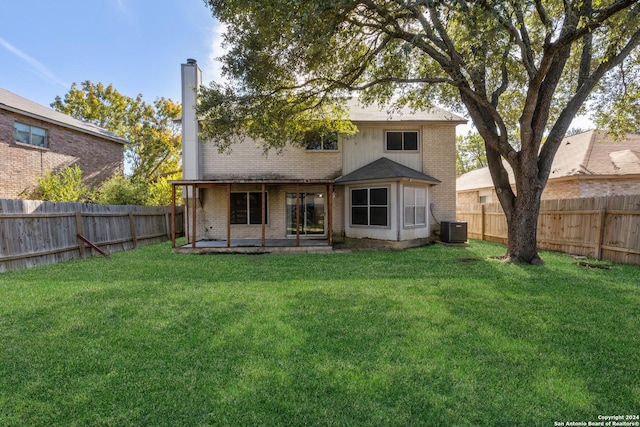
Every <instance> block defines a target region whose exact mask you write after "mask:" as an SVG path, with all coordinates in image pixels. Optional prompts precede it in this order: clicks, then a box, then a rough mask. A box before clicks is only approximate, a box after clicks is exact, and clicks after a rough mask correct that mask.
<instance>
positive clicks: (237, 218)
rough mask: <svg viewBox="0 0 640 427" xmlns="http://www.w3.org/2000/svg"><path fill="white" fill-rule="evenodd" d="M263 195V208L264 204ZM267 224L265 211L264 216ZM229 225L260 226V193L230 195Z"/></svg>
mask: <svg viewBox="0 0 640 427" xmlns="http://www.w3.org/2000/svg"><path fill="white" fill-rule="evenodd" d="M266 200H267V198H266V194H265V207H266V206H267V204H266ZM264 219H265V221H264V222H265V224H266V223H267V211H266V209H265V214H264ZM231 224H262V193H261V192H257V191H256V192H242V193H231Z"/></svg>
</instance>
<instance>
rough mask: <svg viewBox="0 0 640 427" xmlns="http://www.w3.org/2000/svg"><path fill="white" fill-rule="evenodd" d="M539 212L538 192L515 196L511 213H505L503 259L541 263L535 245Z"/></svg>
mask: <svg viewBox="0 0 640 427" xmlns="http://www.w3.org/2000/svg"><path fill="white" fill-rule="evenodd" d="M536 193H538V192H536ZM503 209H504V206H503ZM505 213H506V209H505ZM539 213H540V196H539V193H538V194H531V193H529V194H527V193H524V194H522V193H521V194H518V196H516V199H515V203H514V205H513V208H512V210H511V213H510V214H509V215H506V217H507V233H508V234H507V235H508V237H507V254H506V258H505V261H507V262H521V263H527V264H536V265H540V264H542V259H541V258H540V256H539V255H538V249H537V245H536V242H537V240H536V234H537V230H538V214H539Z"/></svg>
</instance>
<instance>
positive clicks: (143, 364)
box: [0, 241, 640, 426]
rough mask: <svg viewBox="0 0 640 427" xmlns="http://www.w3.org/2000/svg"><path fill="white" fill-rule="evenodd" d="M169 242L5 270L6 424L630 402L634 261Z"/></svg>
mask: <svg viewBox="0 0 640 427" xmlns="http://www.w3.org/2000/svg"><path fill="white" fill-rule="evenodd" d="M503 252H504V248H503V247H502V246H499V245H494V244H490V243H486V242H478V241H473V242H472V243H471V246H470V247H469V248H453V247H446V246H443V245H434V246H431V247H424V248H418V249H411V250H407V251H402V252H399V251H370V252H367V251H363V252H353V253H345V254H342V253H341V254H327V255H317V254H316V255H261V256H246V255H245V256H243V255H219V256H195V255H177V254H171V253H170V247H169V246H168V245H167V244H162V245H155V246H149V247H145V248H142V249H138V250H135V251H130V252H122V253H118V254H114V255H113V256H112V260H105V259H102V258H93V259H90V260H86V261H72V262H68V263H64V264H59V265H54V266H48V267H42V268H37V269H32V270H25V271H19V272H12V273H5V274H0V425H2V426H40V425H41V426H54V425H64V426H85V425H96V426H142V425H147V426H177V425H181V426H207V425H224V426H245V425H323V426H328V425H329V426H359V425H384V426H387V425H389V426H403V425H407V426H409V425H411V426H415V425H425V426H436V425H437V426H440V425H457V426H467V425H468V426H484V425H486V426H501V425H502V426H525V425H527V426H538V425H539V426H551V425H554V422H556V421H558V422H567V421H585V422H586V421H598V415H618V414H625V415H626V414H629V415H631V414H638V412H640V334H639V333H638V332H639V331H640V284H639V283H640V268H638V267H634V266H623V265H613V266H612V267H611V269H609V270H601V269H588V268H585V267H581V266H578V265H577V264H576V261H575V260H574V259H573V258H571V257H569V256H566V255H560V254H553V253H543V254H542V256H543V259H544V260H545V265H544V266H543V267H531V266H520V265H507V264H502V263H500V262H499V261H495V260H491V259H487V257H489V256H496V255H501V254H503Z"/></svg>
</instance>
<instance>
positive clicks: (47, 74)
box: [0, 37, 71, 88]
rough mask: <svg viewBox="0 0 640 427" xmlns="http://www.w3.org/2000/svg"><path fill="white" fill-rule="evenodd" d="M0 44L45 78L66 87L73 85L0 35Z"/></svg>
mask: <svg viewBox="0 0 640 427" xmlns="http://www.w3.org/2000/svg"><path fill="white" fill-rule="evenodd" d="M0 46H2V47H4V48H5V49H6V50H8V51H9V52H11V53H12V54H14V55H15V56H17V57H18V58H20V59H22V60H23V61H25V62H26V63H27V64H29V65H30V66H31V67H32V68H33V70H34V71H35V72H36V73H37V74H39V75H40V76H42V77H44V78H45V79H47V80H50V81H52V82H54V83H57V84H59V85H60V86H62V87H64V88H69V87H70V86H71V85H70V84H69V83H66V82H64V81H62V80H61V79H60V78H58V76H56V75H55V74H54V73H52V72H51V71H50V70H49V69H48V68H47V67H45V66H44V65H43V64H42V63H41V62H40V61H38V60H37V59H35V58H32V57H31V56H29V55H27V54H26V53H24V52H22V51H21V50H20V49H18V48H17V47H15V46H13V45H12V44H11V43H9V42H8V41H6V40H4V39H3V38H2V37H0Z"/></svg>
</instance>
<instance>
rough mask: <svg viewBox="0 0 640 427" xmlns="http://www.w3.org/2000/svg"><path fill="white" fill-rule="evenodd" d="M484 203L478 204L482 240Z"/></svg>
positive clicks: (481, 237) (482, 238)
mask: <svg viewBox="0 0 640 427" xmlns="http://www.w3.org/2000/svg"><path fill="white" fill-rule="evenodd" d="M484 212H485V206H484V203H483V204H481V205H480V221H481V222H480V240H484Z"/></svg>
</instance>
